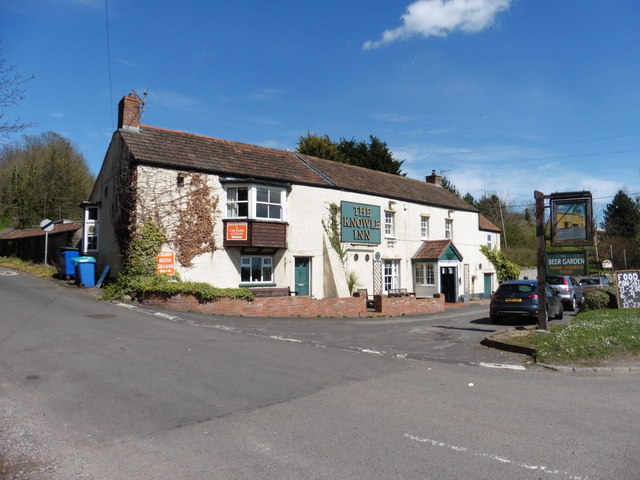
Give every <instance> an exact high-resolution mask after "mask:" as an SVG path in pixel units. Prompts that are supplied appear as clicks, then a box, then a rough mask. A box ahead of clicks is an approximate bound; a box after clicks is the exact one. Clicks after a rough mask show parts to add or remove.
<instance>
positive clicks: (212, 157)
mask: <svg viewBox="0 0 640 480" xmlns="http://www.w3.org/2000/svg"><path fill="white" fill-rule="evenodd" d="M119 133H120V135H121V136H122V138H123V140H124V142H125V144H126V146H127V148H128V149H129V152H130V154H131V155H132V160H133V161H134V162H138V163H144V164H149V165H155V166H159V167H166V168H176V169H185V170H198V171H203V172H207V173H214V174H217V175H228V176H239V177H250V178H256V179H264V180H275V181H280V182H290V183H293V184H303V185H310V186H315V187H321V188H332V189H339V190H346V191H351V192H358V193H366V194H371V195H377V196H383V197H387V198H393V199H397V200H404V201H409V202H415V203H421V204H425V205H433V206H438V207H443V208H451V209H454V210H465V211H472V212H475V211H477V210H476V209H475V208H474V207H473V206H471V205H469V204H468V203H467V202H465V201H464V200H462V199H461V198H459V197H457V196H455V195H453V194H452V193H450V192H449V191H447V190H445V189H444V188H442V187H440V186H437V185H434V184H431V183H427V182H423V181H419V180H413V179H410V178H406V177H403V176H400V175H392V174H389V173H384V172H378V171H375V170H370V169H366V168H362V167H356V166H353V165H346V164H343V163H339V162H334V161H331V160H324V159H320V158H315V157H310V156H307V155H300V154H297V153H294V152H289V151H285V150H275V149H271V148H266V147H259V146H256V145H249V144H245V143H239V142H232V141H228V140H221V139H217V138H212V137H205V136H201V135H195V134H192V133H185V132H178V131H174V130H165V129H160V128H156V127H149V126H146V125H141V126H140V130H139V131H136V130H128V129H123V130H120V131H119Z"/></svg>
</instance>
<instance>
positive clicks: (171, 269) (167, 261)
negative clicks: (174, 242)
mask: <svg viewBox="0 0 640 480" xmlns="http://www.w3.org/2000/svg"><path fill="white" fill-rule="evenodd" d="M175 258H176V255H175V252H173V250H163V251H162V252H160V255H158V268H156V272H157V273H167V274H169V275H173V274H174V273H176V260H175Z"/></svg>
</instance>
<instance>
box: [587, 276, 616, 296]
mask: <svg viewBox="0 0 640 480" xmlns="http://www.w3.org/2000/svg"><path fill="white" fill-rule="evenodd" d="M609 285H611V282H610V281H609V279H608V278H607V277H602V276H601V277H582V278H581V279H580V286H581V287H582V290H584V291H585V292H589V291H591V290H602V289H603V288H604V287H608V286H609Z"/></svg>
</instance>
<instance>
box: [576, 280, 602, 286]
mask: <svg viewBox="0 0 640 480" xmlns="http://www.w3.org/2000/svg"><path fill="white" fill-rule="evenodd" d="M580 283H581V284H582V285H599V284H600V280H598V279H597V278H583V279H582V280H580Z"/></svg>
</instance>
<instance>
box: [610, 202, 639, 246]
mask: <svg viewBox="0 0 640 480" xmlns="http://www.w3.org/2000/svg"><path fill="white" fill-rule="evenodd" d="M604 228H605V230H606V232H607V234H608V235H611V236H614V237H624V238H629V239H633V238H636V237H638V235H639V234H640V206H639V205H638V202H637V201H635V200H633V199H632V198H631V197H629V195H627V194H626V193H625V192H623V191H622V190H619V191H618V193H617V194H616V196H615V197H614V198H613V201H612V202H611V203H610V204H608V205H607V208H606V210H605V212H604Z"/></svg>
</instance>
